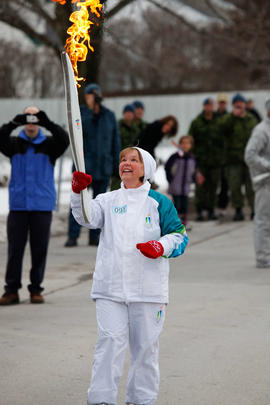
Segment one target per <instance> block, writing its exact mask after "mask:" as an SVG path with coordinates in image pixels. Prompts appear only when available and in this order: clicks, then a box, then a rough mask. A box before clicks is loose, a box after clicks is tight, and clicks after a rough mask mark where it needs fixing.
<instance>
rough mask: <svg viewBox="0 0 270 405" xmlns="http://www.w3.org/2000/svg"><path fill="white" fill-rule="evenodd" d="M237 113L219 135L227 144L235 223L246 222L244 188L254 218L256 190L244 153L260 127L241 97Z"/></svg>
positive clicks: (223, 122)
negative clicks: (251, 137) (254, 130)
mask: <svg viewBox="0 0 270 405" xmlns="http://www.w3.org/2000/svg"><path fill="white" fill-rule="evenodd" d="M232 104H233V109H232V112H231V113H230V114H227V115H225V116H224V118H222V120H221V122H220V125H219V131H220V136H221V138H223V140H224V152H225V170H226V174H227V179H228V185H229V190H230V198H231V203H232V206H233V207H234V209H235V214H234V216H233V220H234V221H243V220H244V219H245V218H244V213H243V207H244V196H243V194H242V189H243V186H244V189H245V195H246V198H247V201H248V205H249V207H250V218H251V219H253V216H254V192H253V190H252V184H251V179H250V175H249V170H248V167H247V165H246V164H245V161H244V153H245V147H246V145H247V142H248V140H249V138H250V136H251V132H252V130H253V128H254V127H255V125H256V124H257V121H256V119H255V118H254V116H253V115H252V114H250V113H248V112H247V111H246V100H245V98H244V96H242V94H239V93H237V94H236V95H235V96H234V97H233V99H232Z"/></svg>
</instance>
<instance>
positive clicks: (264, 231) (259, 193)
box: [245, 98, 270, 268]
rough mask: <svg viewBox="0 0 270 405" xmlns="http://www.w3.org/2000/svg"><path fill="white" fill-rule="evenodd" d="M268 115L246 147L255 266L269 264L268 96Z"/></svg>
mask: <svg viewBox="0 0 270 405" xmlns="http://www.w3.org/2000/svg"><path fill="white" fill-rule="evenodd" d="M265 108H266V113H267V116H266V118H265V119H264V120H263V121H262V122H260V123H259V124H258V125H256V127H255V128H254V129H253V131H252V135H251V137H250V139H249V141H248V144H247V147H246V150H245V161H246V164H247V165H248V167H249V170H250V174H251V179H252V183H253V188H254V190H255V217H254V247H255V254H256V267H258V268H266V267H268V268H270V210H269V201H270V98H268V99H267V100H266V102H265Z"/></svg>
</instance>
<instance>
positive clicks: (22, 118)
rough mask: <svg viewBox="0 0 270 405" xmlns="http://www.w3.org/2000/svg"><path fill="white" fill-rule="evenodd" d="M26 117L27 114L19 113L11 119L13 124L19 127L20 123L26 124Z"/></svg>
mask: <svg viewBox="0 0 270 405" xmlns="http://www.w3.org/2000/svg"><path fill="white" fill-rule="evenodd" d="M26 117H27V114H18V115H16V117H14V118H13V120H12V121H11V122H12V124H13V125H16V127H19V126H20V125H26V124H27V122H26Z"/></svg>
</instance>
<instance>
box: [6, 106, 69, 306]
mask: <svg viewBox="0 0 270 405" xmlns="http://www.w3.org/2000/svg"><path fill="white" fill-rule="evenodd" d="M21 125H24V129H22V130H21V131H20V133H19V135H18V136H11V133H12V132H13V130H14V129H15V128H17V127H19V126H21ZM40 126H41V127H44V128H46V130H48V131H49V132H50V133H51V134H52V136H46V135H45V134H44V132H43V130H42V129H41V128H40ZM68 144H69V140H68V134H67V133H66V131H64V130H63V129H62V128H61V127H60V126H59V125H57V124H55V123H54V122H52V121H51V120H50V119H49V118H48V116H47V115H46V113H45V112H43V111H40V110H39V109H38V108H37V107H27V108H26V109H25V110H24V113H23V114H19V115H17V116H16V117H15V118H14V119H13V120H12V121H11V122H9V123H8V124H5V125H3V126H2V127H1V128H0V151H1V152H2V153H3V154H4V155H5V156H7V157H9V159H10V162H11V179H10V183H9V206H10V211H9V214H8V219H7V236H8V262H7V268H6V278H5V279H6V285H5V291H6V292H5V293H4V295H3V296H2V297H1V298H0V305H9V304H17V303H19V294H18V290H19V289H20V288H21V287H22V284H21V276H22V261H23V255H24V249H25V245H26V242H27V237H28V233H29V234H30V250H31V259H32V268H31V270H30V284H29V286H28V290H29V292H30V299H31V302H32V303H33V304H38V303H43V302H44V298H43V296H42V294H41V292H42V291H43V288H42V287H41V284H42V281H43V278H44V272H45V265H46V257H47V249H48V244H49V238H50V226H51V220H52V211H53V210H54V209H55V199H56V198H55V197H56V192H55V186H54V164H55V161H56V159H57V158H58V157H59V156H61V155H62V154H63V153H64V151H65V150H66V148H67V147H68Z"/></svg>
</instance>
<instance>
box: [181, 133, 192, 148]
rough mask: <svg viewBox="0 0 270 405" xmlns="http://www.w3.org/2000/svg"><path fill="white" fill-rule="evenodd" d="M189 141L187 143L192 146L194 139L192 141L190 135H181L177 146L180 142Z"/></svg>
mask: <svg viewBox="0 0 270 405" xmlns="http://www.w3.org/2000/svg"><path fill="white" fill-rule="evenodd" d="M186 139H187V140H189V142H190V143H191V146H193V145H194V139H193V136H191V135H183V136H181V138H180V139H179V142H178V143H179V145H181V143H182V141H185V140H186Z"/></svg>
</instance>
